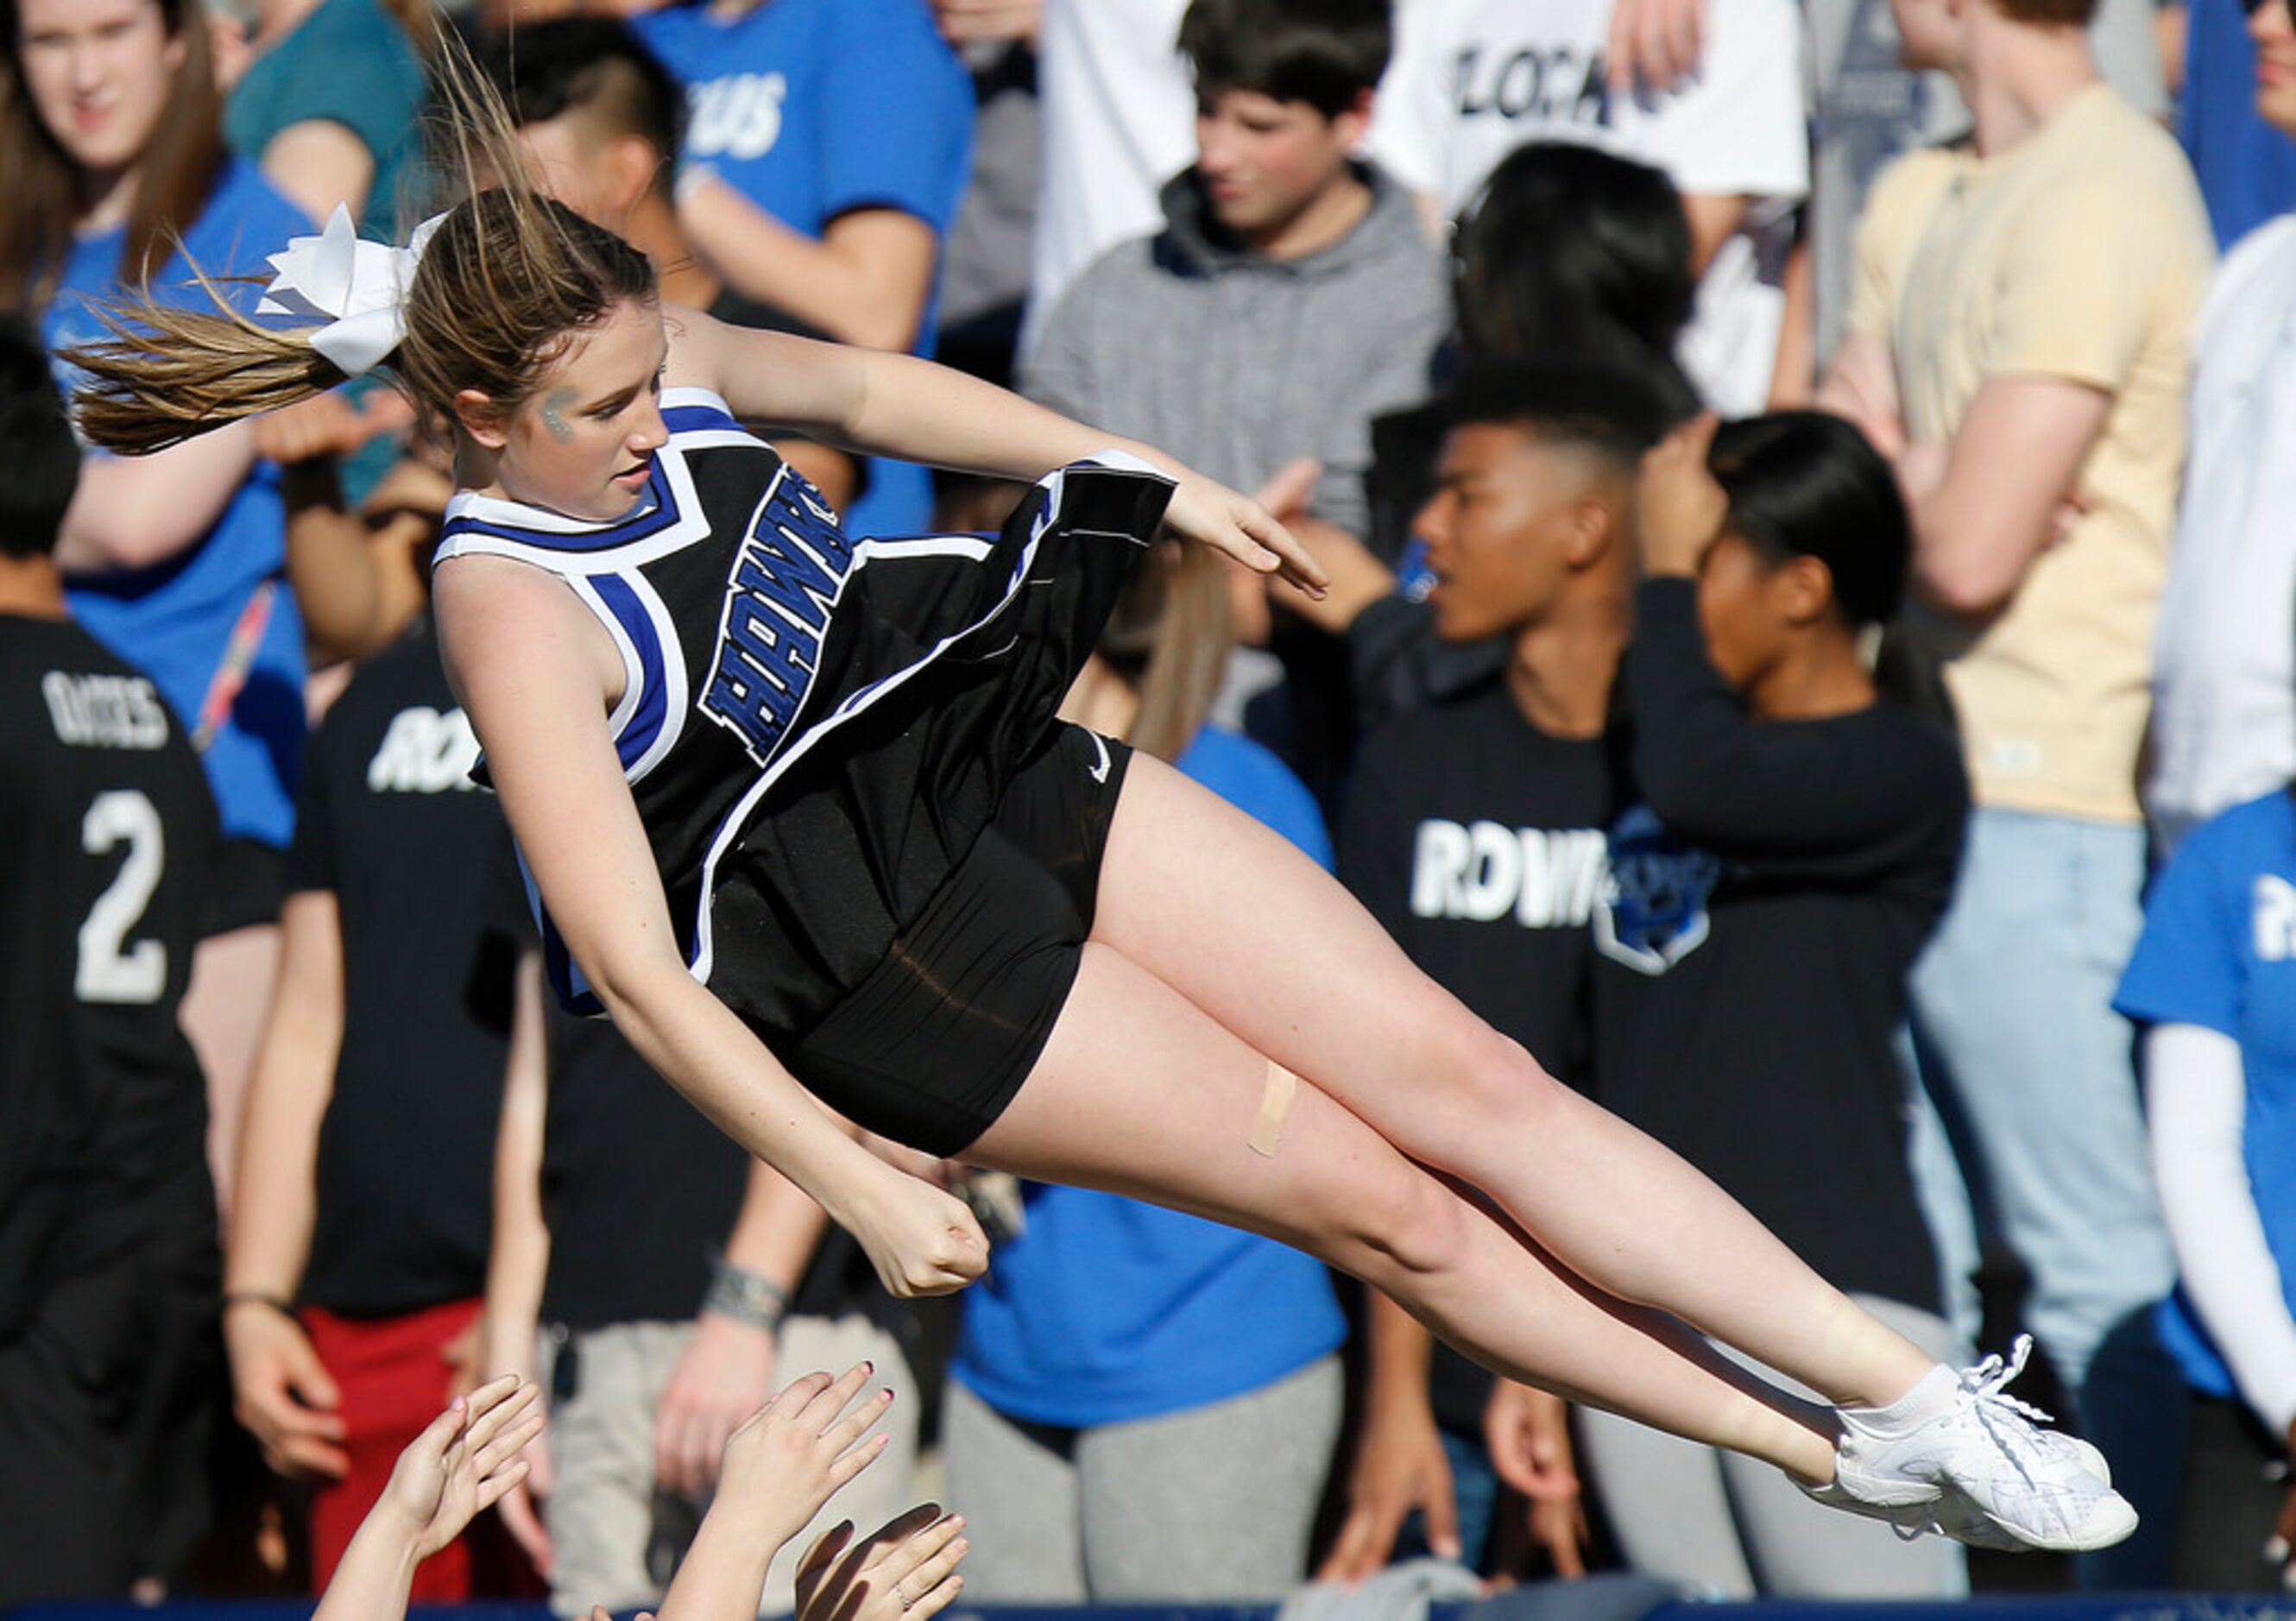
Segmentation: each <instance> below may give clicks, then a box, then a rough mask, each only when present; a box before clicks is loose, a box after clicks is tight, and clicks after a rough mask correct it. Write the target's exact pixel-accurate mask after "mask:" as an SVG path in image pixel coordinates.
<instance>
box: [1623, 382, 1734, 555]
mask: <svg viewBox="0 0 2296 1621" xmlns="http://www.w3.org/2000/svg"><path fill="white" fill-rule="evenodd" d="M1720 425H1721V424H1720V423H1719V422H1717V421H1716V419H1715V417H1714V414H1713V413H1711V412H1703V413H1700V414H1699V415H1697V416H1694V417H1693V418H1692V419H1691V420H1690V421H1688V422H1685V423H1683V425H1682V426H1681V427H1679V428H1677V429H1676V430H1674V431H1673V432H1672V433H1669V434H1668V435H1667V436H1666V438H1663V439H1661V440H1660V441H1659V442H1658V443H1657V444H1656V445H1655V446H1652V448H1651V449H1649V450H1648V451H1645V452H1644V454H1643V461H1642V468H1641V471H1640V472H1639V473H1638V475H1637V476H1636V479H1635V544H1636V548H1637V550H1638V551H1639V553H1640V554H1641V557H1642V566H1643V572H1644V573H1645V574H1649V575H1660V576H1665V575H1676V576H1688V575H1694V574H1696V573H1697V572H1698V564H1699V561H1700V560H1701V559H1702V558H1703V557H1704V556H1705V555H1706V549H1707V548H1708V547H1709V546H1710V545H1712V544H1714V539H1715V537H1716V536H1718V535H1720V534H1721V533H1722V527H1723V525H1724V524H1725V523H1726V522H1728V521H1729V517H1730V497H1729V496H1728V495H1726V494H1725V493H1724V491H1723V488H1722V486H1721V485H1720V484H1718V482H1716V480H1715V478H1714V475H1713V474H1712V473H1711V472H1710V471H1708V470H1707V466H1706V453H1707V452H1708V451H1709V450H1710V448H1712V446H1713V444H1714V430H1716V429H1717V428H1718V427H1719V426H1720Z"/></svg>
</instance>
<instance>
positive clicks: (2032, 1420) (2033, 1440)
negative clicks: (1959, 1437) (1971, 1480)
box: [1961, 1334, 2086, 1493]
mask: <svg viewBox="0 0 2296 1621" xmlns="http://www.w3.org/2000/svg"><path fill="white" fill-rule="evenodd" d="M2032 1354H2033V1337H2032V1336H2031V1335H2030V1334H2020V1335H2018V1336H2017V1338H2016V1339H2014V1340H2013V1341H2011V1342H2010V1346H2009V1355H2008V1358H2007V1359H2006V1360H2004V1359H2003V1358H2002V1357H2001V1356H2000V1355H1991V1356H1988V1357H1987V1358H1985V1360H1984V1361H1982V1362H1980V1363H1977V1364H1976V1365H1975V1366H1974V1367H1971V1368H1964V1370H1962V1373H1961V1388H1962V1394H1963V1396H1964V1398H1965V1410H1966V1411H1967V1412H1968V1413H1969V1415H1970V1416H1971V1417H1972V1419H1974V1420H1976V1423H1977V1427H1978V1428H1979V1429H1980V1430H1982V1431H1983V1432H1984V1433H1985V1435H1986V1437H1988V1438H1989V1440H1991V1441H1992V1443H1993V1445H1995V1446H1996V1447H1997V1448H1998V1449H1999V1450H2000V1452H2001V1455H2002V1456H2003V1457H2005V1458H2006V1459H2007V1460H2008V1461H2009V1463H2010V1466H2011V1467H2012V1468H2013V1469H2014V1470H2016V1471H2017V1473H2018V1474H2019V1475H2020V1476H2021V1477H2022V1478H2024V1481H2025V1484H2026V1486H2028V1487H2029V1488H2030V1489H2032V1490H2033V1491H2035V1492H2037V1493H2038V1492H2040V1491H2041V1490H2042V1482H2041V1481H2040V1480H2039V1479H2038V1478H2037V1477H2036V1476H2035V1475H2034V1472H2033V1462H2034V1461H2035V1460H2036V1459H2038V1457H2039V1456H2041V1455H2042V1454H2044V1453H2046V1452H2047V1451H2048V1450H2049V1443H2050V1442H2051V1441H2052V1440H2054V1439H2056V1438H2057V1437H2054V1435H2053V1434H2048V1433H2045V1432H2042V1431H2040V1430H2038V1429H2036V1428H2035V1425H2036V1424H2048V1423H2053V1422H2054V1420H2052V1419H2051V1418H2050V1416H2049V1415H2048V1414H2047V1413H2046V1412H2042V1411H2041V1409H2039V1408H2038V1407H2036V1406H2034V1405H2033V1404H2032V1403H2030V1402H2027V1401H2021V1400H2020V1399H2019V1398H2018V1397H2016V1396H2011V1395H2010V1394H2009V1393H2008V1392H2007V1391H2006V1390H2005V1389H2004V1388H2003V1387H2004V1386H2005V1385H2007V1384H2008V1383H2009V1381H2010V1380H2012V1379H2015V1378H2016V1377H2017V1376H2018V1375H2019V1374H2020V1373H2022V1372H2023V1371H2025V1363H2026V1361H2027V1359H2028V1358H2030V1356H2031V1355H2032ZM2084 1472H2086V1471H2085V1470H2084Z"/></svg>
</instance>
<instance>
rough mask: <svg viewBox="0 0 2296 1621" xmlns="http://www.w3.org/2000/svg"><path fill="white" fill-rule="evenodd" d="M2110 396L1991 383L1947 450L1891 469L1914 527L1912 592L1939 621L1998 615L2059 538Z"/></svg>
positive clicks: (2010, 380) (1927, 451) (2043, 383)
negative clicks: (1950, 617)
mask: <svg viewBox="0 0 2296 1621" xmlns="http://www.w3.org/2000/svg"><path fill="white" fill-rule="evenodd" d="M2111 412H2112V396H2111V395H2109V394H2107V393H2106V392H2105V391H2104V390H2103V389H2097V388H2092V387H2090V386H2089V385H2088V384H2087V383H2080V382H2072V381H2066V380H2063V379H2061V378H2054V377H1997V378H1994V379H1993V380H1992V381H1989V382H1988V383H1986V385H1985V386H1984V387H1983V388H1981V389H1979V390H1978V394H1977V397H1976V398H1975V399H1974V400H1972V402H1971V403H1970V407H1969V413H1968V414H1967V415H1966V416H1964V418H1963V419H1962V424H1961V427H1960V429H1959V430H1957V431H1956V433H1955V434H1954V436H1953V439H1952V442H1951V444H1950V445H1948V446H1940V445H1937V444H1936V443H1935V442H1933V441H1932V442H1926V443H1923V442H1917V443H1915V444H1914V445H1911V446H1907V450H1906V451H1905V453H1904V454H1901V455H1900V456H1899V458H1898V483H1899V485H1900V487H1902V488H1903V489H1904V491H1905V495H1906V504H1907V511H1908V512H1909V513H1910V514H1911V516H1912V518H1913V520H1914V561H1913V572H1912V577H1911V579H1912V585H1913V588H1914V590H1915V593H1916V594H1919V595H1920V596H1921V597H1922V598H1923V600H1924V601H1925V602H1929V603H1930V604H1931V606H1932V607H1934V608H1937V609H1939V610H1942V611H1944V612H1947V613H1952V614H1959V615H1963V616H1965V617H1968V618H1983V617H1986V616H1989V615H1991V614H1995V613H1997V612H1999V611H2000V610H2002V609H2003V608H2004V607H2005V606H2007V604H2008V602H2009V599H2010V598H2011V597H2013V596H2014V595H2015V594H2016V592H2017V587H2018V585H2020V584H2021V583H2022V582H2023V580H2024V577H2025V571H2026V570H2027V569H2030V568H2031V567H2032V565H2033V561H2034V560H2035V559H2036V558H2038V556H2040V554H2041V553H2042V552H2043V551H2045V550H2046V548H2047V547H2048V545H2049V544H2050V542H2051V541H2052V539H2053V538H2054V536H2056V534H2057V533H2058V528H2059V515H2060V513H2061V512H2062V511H2063V509H2064V507H2065V504H2066V503H2067V502H2069V501H2071V500H2074V499H2075V498H2076V496H2077V495H2078V494H2079V489H2078V486H2079V478H2080V471H2081V468H2082V467H2083V465H2084V464H2086V463H2087V461H2088V456H2089V452H2090V451H2091V450H2092V449H2093V448H2094V447H2095V444H2096V441H2097V438H2098V436H2099V435H2100V434H2102V433H2103V431H2104V424H2105V419H2106V417H2107V416H2108V415H2109V414H2110V413H2111Z"/></svg>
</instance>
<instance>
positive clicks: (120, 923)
mask: <svg viewBox="0 0 2296 1621" xmlns="http://www.w3.org/2000/svg"><path fill="white" fill-rule="evenodd" d="M122 839H125V840H126V841H127V860H126V861H124V862H122V863H121V864H120V865H119V877H117V878H115V879H113V880H111V887H110V888H107V889H105V890H104V892H103V893H102V895H99V896H96V897H95V905H94V906H91V907H90V908H88V913H87V921H86V922H84V923H82V924H81V925H80V926H79V970H78V973H77V974H75V975H74V976H73V979H72V993H73V995H77V996H78V998H79V999H80V1000H81V1001H82V1002H132V1003H151V1002H157V1001H159V1000H160V993H161V992H162V991H164V990H166V989H167V986H168V948H167V947H166V946H163V945H161V944H160V942H159V941H157V940H138V941H136V942H135V945H134V946H127V932H128V930H130V929H134V928H135V925H136V924H137V923H139V922H141V921H143V908H144V907H145V906H147V905H150V904H151V901H152V891H153V890H154V889H157V888H159V887H160V873H161V872H163V871H164V870H165V868H166V865H167V843H166V840H165V839H164V838H163V837H162V836H161V832H160V813H159V812H158V811H156V810H154V809H153V808H152V801H151V800H149V799H147V798H144V797H143V795H142V794H140V793H138V792H136V791H135V790H134V789H132V788H130V789H118V790H113V791H111V792H110V793H101V794H98V795H96V796H95V802H94V804H92V805H90V806H88V807H87V815H86V816H85V817H84V818H82V819H81V822H80V824H79V843H80V848H82V849H84V850H86V852H87V853H88V854H89V855H91V856H102V855H106V854H109V853H110V852H111V851H112V850H113V849H116V848H117V847H119V843H120V841H121V840H122Z"/></svg>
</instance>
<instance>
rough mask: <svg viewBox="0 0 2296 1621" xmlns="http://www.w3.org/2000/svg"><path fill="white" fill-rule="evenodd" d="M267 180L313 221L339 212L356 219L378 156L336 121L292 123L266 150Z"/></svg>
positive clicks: (370, 184)
mask: <svg viewBox="0 0 2296 1621" xmlns="http://www.w3.org/2000/svg"><path fill="white" fill-rule="evenodd" d="M261 167H262V169H263V177H264V178H265V179H266V180H268V181H269V182H271V184H273V185H274V186H275V187H277V188H278V189H279V191H280V192H283V194H284V195H285V196H286V198H287V201H290V202H291V203H293V204H294V205H295V206H296V207H297V208H299V209H302V210H303V212H304V213H306V214H307V215H309V216H310V217H312V218H313V219H325V218H328V217H330V216H332V214H333V213H334V211H335V210H336V209H338V208H346V209H349V210H350V212H351V217H352V218H353V219H357V218H359V217H361V216H363V215H364V214H365V212H366V200H367V192H369V191H370V190H372V189H373V185H374V154H373V152H371V151H368V150H367V145H366V143H365V142H364V141H362V140H360V139H359V138H358V136H357V135H354V134H353V133H352V132H351V130H350V128H349V127H348V126H347V125H342V124H338V123H336V122H335V121H334V120H333V119H303V120H302V121H301V122H300V123H296V124H290V125H289V126H287V127H286V128H284V129H283V130H281V131H280V132H279V133H278V134H277V135H274V136H272V137H271V139H270V141H269V142H268V143H266V144H265V146H264V148H263V160H262V165H261Z"/></svg>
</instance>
